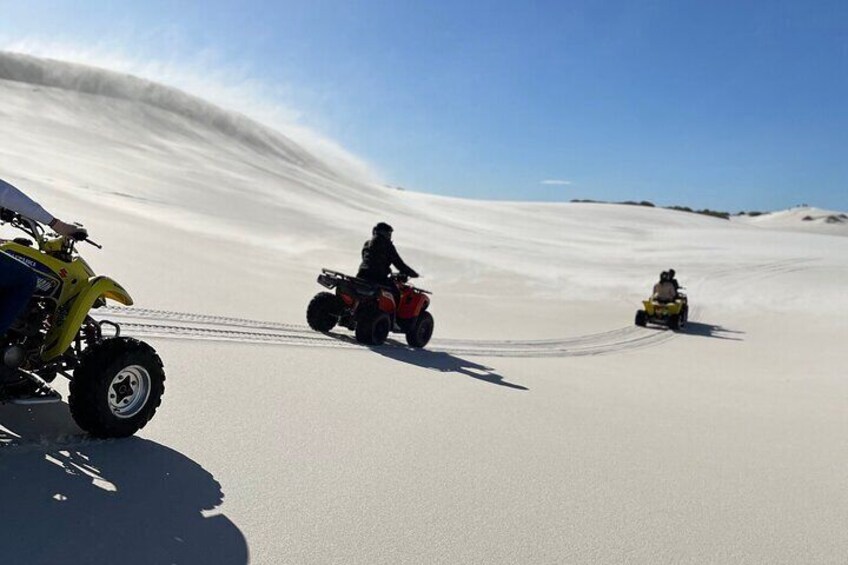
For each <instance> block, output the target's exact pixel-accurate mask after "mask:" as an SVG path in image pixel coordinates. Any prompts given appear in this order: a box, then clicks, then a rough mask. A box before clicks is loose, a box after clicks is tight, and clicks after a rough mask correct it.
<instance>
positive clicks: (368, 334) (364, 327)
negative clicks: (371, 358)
mask: <svg viewBox="0 0 848 565" xmlns="http://www.w3.org/2000/svg"><path fill="white" fill-rule="evenodd" d="M391 329H392V319H391V317H390V316H389V315H388V314H386V313H385V312H382V311H380V310H369V311H367V312H363V313H362V314H360V315H359V319H358V320H357V321H356V341H358V342H359V343H362V344H364V345H382V344H383V342H385V341H386V338H387V337H389V332H390V331H391Z"/></svg>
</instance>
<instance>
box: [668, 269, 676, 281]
mask: <svg viewBox="0 0 848 565" xmlns="http://www.w3.org/2000/svg"><path fill="white" fill-rule="evenodd" d="M674 274H675V271H674V269H669V270H668V278H670V279H673V278H674Z"/></svg>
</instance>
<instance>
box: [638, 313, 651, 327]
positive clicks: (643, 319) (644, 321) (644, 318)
mask: <svg viewBox="0 0 848 565" xmlns="http://www.w3.org/2000/svg"><path fill="white" fill-rule="evenodd" d="M636 325H637V326H640V327H643V328H644V327H645V326H647V325H648V313H647V312H645V311H644V310H637V311H636Z"/></svg>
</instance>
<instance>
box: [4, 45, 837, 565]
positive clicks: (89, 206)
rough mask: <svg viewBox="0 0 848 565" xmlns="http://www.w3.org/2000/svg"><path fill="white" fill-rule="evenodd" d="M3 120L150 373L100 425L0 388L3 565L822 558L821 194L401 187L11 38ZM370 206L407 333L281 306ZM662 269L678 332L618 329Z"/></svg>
mask: <svg viewBox="0 0 848 565" xmlns="http://www.w3.org/2000/svg"><path fill="white" fill-rule="evenodd" d="M0 126H1V127H2V136H0V177H2V178H5V179H7V180H9V181H10V182H13V183H15V184H17V185H19V186H21V187H22V188H24V189H25V190H27V191H28V192H29V193H30V194H32V195H33V196H34V197H36V198H37V199H38V200H39V201H41V202H42V203H43V204H45V206H46V207H47V208H48V209H49V210H51V211H53V212H54V213H55V214H57V215H59V216H60V217H63V218H65V219H77V220H81V221H83V222H84V223H85V224H86V225H87V226H88V227H89V230H90V232H91V234H92V237H93V238H94V239H95V240H98V241H99V242H100V243H102V244H103V245H104V250H103V251H99V252H96V251H95V250H93V249H85V251H84V252H85V253H86V257H87V259H89V260H90V262H91V263H92V264H93V266H94V267H95V269H96V270H98V271H101V272H103V273H107V274H110V275H112V276H114V277H115V278H116V279H117V280H119V281H120V282H122V283H123V284H124V285H125V286H126V287H127V288H128V289H129V290H130V291H131V293H132V294H133V295H134V297H135V298H136V302H137V307H134V308H130V309H112V310H111V311H110V312H109V315H110V317H112V318H114V319H115V320H117V321H120V322H121V323H122V324H123V325H124V328H125V331H127V332H129V333H132V334H135V335H138V336H141V337H144V339H146V340H149V341H150V342H151V343H152V344H154V345H155V346H156V348H157V350H159V352H160V354H161V356H162V358H163V359H164V361H165V365H166V370H167V375H168V381H167V390H166V396H165V399H164V403H163V407H162V410H161V412H160V413H159V414H158V415H157V417H156V419H155V420H154V421H152V422H151V424H150V425H149V426H148V427H147V428H145V429H144V430H143V432H142V433H140V434H139V437H138V438H135V439H132V440H127V441H122V442H92V441H90V440H88V439H86V438H85V437H84V436H82V435H81V434H80V431H79V430H78V429H77V428H76V427H75V426H74V424H73V423H72V421H71V420H70V417H69V416H68V413H67V407H66V406H65V405H64V404H61V405H56V406H50V407H43V408H39V409H35V408H33V409H31V410H25V409H22V408H18V407H9V406H2V407H0V444H2V447H0V476H2V477H3V481H2V482H0V485H2V486H0V500H2V501H3V504H4V508H8V509H9V515H15V516H16V518H15V521H14V523H13V525H12V526H11V528H10V527H8V526H7V527H4V528H0V532H2V534H0V539H2V545H0V547H3V550H2V552H3V553H2V555H4V556H9V559H10V560H11V561H10V562H28V563H52V562H56V561H58V560H61V561H63V562H70V563H91V562H110V561H114V556H115V555H120V556H121V562H125V563H159V562H177V563H200V562H203V563H246V562H247V561H248V559H249V560H250V561H251V562H253V563H327V562H343V563H402V562H403V563H406V562H422V563H433V562H439V563H466V562H499V563H531V562H539V563H551V562H563V563H564V562H569V563H570V562H581V563H583V562H592V563H610V562H613V563H624V562H626V563H705V562H714V563H841V562H845V556H846V555H848V534H846V532H848V527H846V526H848V489H846V488H845V472H844V470H845V468H846V465H848V444H846V440H845V438H846V434H847V433H848V410H846V406H848V379H846V378H845V374H846V373H845V371H846V363H848V357H846V355H845V353H844V349H843V348H844V343H845V341H846V338H848V322H846V318H845V314H844V313H845V312H848V293H846V292H845V289H846V288H848V238H846V237H842V236H844V235H845V231H844V228H845V226H843V225H840V224H839V223H838V222H827V220H826V219H822V218H826V217H828V216H834V217H838V216H839V214H840V212H830V211H820V210H816V209H793V210H790V211H787V212H784V213H777V214H769V215H768V216H762V217H758V218H747V217H744V218H734V219H733V220H732V221H726V220H721V219H716V218H709V217H704V216H699V215H696V214H688V213H684V212H675V211H670V210H659V209H649V208H641V207H632V206H616V205H602V204H539V203H532V204H531V203H521V202H479V201H470V200H462V199H454V198H446V197H438V196H432V195H427V194H419V193H411V192H404V191H398V190H393V189H389V188H386V187H384V186H381V185H379V184H378V183H376V182H371V181H368V180H363V178H362V176H361V175H354V174H351V173H350V170H349V168H348V167H347V166H346V163H345V162H342V161H336V160H335V159H334V158H333V157H332V156H329V155H322V154H319V153H313V152H310V151H307V150H306V149H304V148H303V147H301V146H299V145H298V144H297V143H296V142H295V141H293V139H292V138H291V137H287V136H286V135H285V133H286V132H285V131H283V132H278V131H274V130H271V129H269V128H266V127H264V126H262V125H260V124H257V123H255V122H253V121H251V120H250V119H248V118H246V117H244V116H241V115H238V114H234V113H231V112H227V111H225V110H223V109H220V108H216V107H214V106H212V105H210V104H208V103H206V102H203V101H202V100H200V99H197V98H194V97H192V96H190V95H187V94H185V93H181V92H178V91H175V90H173V89H169V88H167V87H165V86H162V85H157V84H153V83H150V82H146V81H143V80H140V79H136V78H133V77H127V76H123V75H118V74H115V73H110V72H108V71H103V70H99V69H92V68H87V67H81V66H78V65H71V64H66V63H60V62H56V61H49V60H43V59H35V58H32V57H28V56H24V55H17V54H9V53H0ZM808 215H809V216H812V217H814V219H813V220H806V221H805V220H803V218H804V217H805V216H808ZM379 220H386V221H389V222H390V223H392V224H393V225H394V226H395V228H396V241H397V243H398V246H399V248H400V250H401V252H402V254H403V255H404V258H405V259H406V260H407V261H408V262H409V263H410V264H411V265H413V266H414V267H415V268H416V269H418V270H419V271H420V272H422V274H423V275H424V277H423V278H422V280H421V285H422V286H424V287H426V288H429V289H431V290H433V291H434V293H435V294H434V301H433V307H432V311H433V314H434V315H435V317H436V323H437V330H436V332H437V333H436V338H435V339H434V342H433V344H432V347H431V348H430V350H429V351H423V352H416V351H410V350H407V349H406V348H404V347H401V346H399V345H396V346H386V347H380V348H373V349H366V348H361V347H358V346H355V345H352V344H351V343H350V340H349V339H345V335H344V334H343V332H339V333H338V334H337V335H336V337H326V336H322V335H318V334H314V333H312V332H310V331H309V330H308V329H307V328H306V327H305V323H304V319H303V318H304V310H305V306H306V303H307V302H308V300H309V298H310V297H311V295H312V294H314V293H315V292H317V291H318V290H319V287H318V286H317V285H316V284H315V276H316V274H317V272H318V270H319V269H320V268H321V267H322V266H328V267H334V268H338V269H341V270H348V271H350V270H353V269H354V268H355V267H356V265H357V263H358V253H359V247H360V246H361V243H362V241H364V239H366V237H367V236H368V233H369V230H370V226H371V225H373V224H374V223H375V222H376V221H379ZM846 225H848V224H846ZM669 267H674V268H676V269H677V271H678V273H679V275H680V278H681V279H682V281H683V283H684V284H685V285H686V286H687V289H688V292H689V294H690V297H691V299H692V304H693V312H694V316H693V321H694V323H693V324H691V326H690V327H689V329H688V331H686V332H684V333H681V334H674V333H671V332H668V331H665V330H662V329H641V328H636V327H634V326H633V325H632V320H633V314H634V312H635V310H636V308H637V307H638V305H639V300H640V299H641V298H642V297H643V295H644V294H646V293H647V291H648V289H649V288H650V286H651V285H652V284H653V282H654V281H655V279H656V277H657V275H658V273H659V271H661V270H664V269H667V268H669ZM136 518H137V520H138V521H136ZM44 536H47V539H49V540H51V544H50V545H49V546H45V545H43V544H39V543H38V542H39V540H41V539H43V538H44ZM34 546H38V549H37V550H35V549H33V547H34Z"/></svg>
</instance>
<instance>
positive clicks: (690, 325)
mask: <svg viewBox="0 0 848 565" xmlns="http://www.w3.org/2000/svg"><path fill="white" fill-rule="evenodd" d="M683 332H684V333H687V334H689V335H699V336H702V337H714V338H717V339H729V340H731V341H743V339H742V338H741V337H734V336H736V335H745V332H740V331H736V330H728V329H727V328H724V327H722V326H714V325H712V324H703V323H701V322H691V321H690V322H687V323H686V327H685V328H683Z"/></svg>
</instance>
